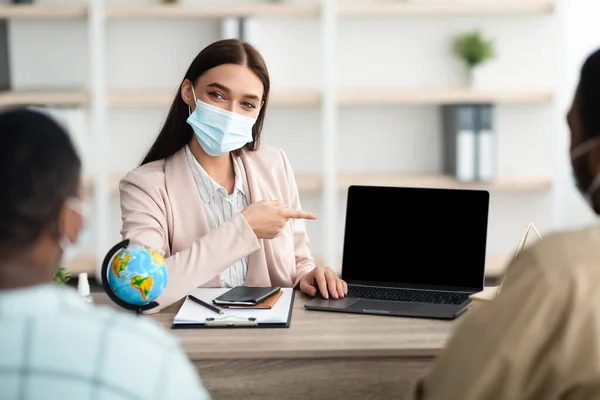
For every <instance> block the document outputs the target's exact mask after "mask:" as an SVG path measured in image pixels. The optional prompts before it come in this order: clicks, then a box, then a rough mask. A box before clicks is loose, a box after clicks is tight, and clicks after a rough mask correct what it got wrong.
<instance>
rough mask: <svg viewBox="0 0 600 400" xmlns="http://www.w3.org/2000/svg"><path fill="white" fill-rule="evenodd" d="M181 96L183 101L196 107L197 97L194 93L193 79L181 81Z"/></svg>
mask: <svg viewBox="0 0 600 400" xmlns="http://www.w3.org/2000/svg"><path fill="white" fill-rule="evenodd" d="M181 98H182V99H183V102H184V103H185V104H187V105H188V106H190V107H192V109H194V108H195V107H196V99H194V95H193V94H192V81H190V80H189V79H184V80H183V82H182V83H181Z"/></svg>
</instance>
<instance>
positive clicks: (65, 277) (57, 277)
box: [53, 265, 71, 285]
mask: <svg viewBox="0 0 600 400" xmlns="http://www.w3.org/2000/svg"><path fill="white" fill-rule="evenodd" d="M53 278H54V282H55V283H56V284H58V285H66V284H67V282H69V280H70V279H71V274H70V273H69V272H68V271H67V270H66V269H65V268H64V267H63V266H62V265H59V266H58V268H57V269H56V271H54V277H53Z"/></svg>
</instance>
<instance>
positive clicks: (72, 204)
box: [58, 197, 84, 262]
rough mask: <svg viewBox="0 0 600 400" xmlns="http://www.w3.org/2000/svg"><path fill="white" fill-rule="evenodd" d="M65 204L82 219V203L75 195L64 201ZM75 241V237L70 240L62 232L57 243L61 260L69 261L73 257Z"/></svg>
mask: <svg viewBox="0 0 600 400" xmlns="http://www.w3.org/2000/svg"><path fill="white" fill-rule="evenodd" d="M65 205H66V206H67V207H68V208H69V209H70V210H71V211H73V212H74V213H75V214H78V215H79V216H80V217H81V218H82V219H83V218H84V205H83V202H82V201H81V199H79V198H77V197H71V198H70V199H68V200H67V201H66V202H65ZM75 242H77V239H75V240H74V241H73V242H71V240H70V239H69V238H68V237H67V236H66V235H65V234H64V233H63V234H62V235H61V237H60V238H59V239H58V245H59V246H60V248H61V250H62V256H61V261H62V262H65V261H69V260H71V259H72V258H73V256H74V254H75V252H74V249H73V245H74V244H75Z"/></svg>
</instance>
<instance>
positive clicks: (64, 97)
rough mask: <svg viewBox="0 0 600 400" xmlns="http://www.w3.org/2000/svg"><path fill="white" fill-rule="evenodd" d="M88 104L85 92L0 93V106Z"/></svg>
mask: <svg viewBox="0 0 600 400" xmlns="http://www.w3.org/2000/svg"><path fill="white" fill-rule="evenodd" d="M87 102H88V94H87V92H86V91H85V90H72V91H52V90H16V91H6V92H0V106H4V107H6V106H19V105H38V106H39V105H84V104H87Z"/></svg>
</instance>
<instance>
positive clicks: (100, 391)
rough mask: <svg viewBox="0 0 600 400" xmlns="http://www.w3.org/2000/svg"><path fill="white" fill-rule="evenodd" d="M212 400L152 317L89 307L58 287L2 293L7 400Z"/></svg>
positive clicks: (0, 361) (1, 373) (0, 348)
mask: <svg viewBox="0 0 600 400" xmlns="http://www.w3.org/2000/svg"><path fill="white" fill-rule="evenodd" d="M209 398H210V397H209V395H208V393H207V392H206V390H205V389H204V388H203V387H202V382H201V381H200V379H199V377H198V373H197V372H196V369H195V368H194V366H193V364H191V362H190V361H189V360H188V358H187V357H186V355H185V353H183V351H182V350H181V348H180V347H179V344H178V343H177V342H176V340H175V339H174V338H173V337H171V336H170V335H168V334H167V333H166V332H165V331H164V330H163V328H162V327H161V326H159V325H158V324H157V323H155V322H154V321H152V320H150V319H149V317H146V316H140V317H135V316H133V315H129V314H127V313H125V312H119V311H117V310H114V309H112V308H109V307H106V306H105V307H96V306H93V305H89V304H85V303H84V302H83V300H82V299H81V297H80V296H79V295H78V294H77V292H76V291H75V290H73V289H71V288H66V287H59V286H57V285H55V284H51V283H50V284H46V285H39V286H35V287H31V288H27V289H18V290H9V291H7V290H3V291H0V399H1V400H34V399H36V400H37V399H44V400H54V399H56V400H67V399H68V400H71V399H73V400H88V399H89V400H150V399H156V400H164V399H199V400H207V399H209Z"/></svg>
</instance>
